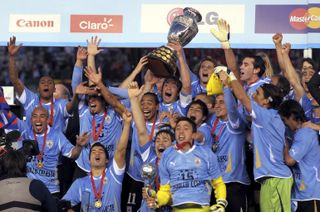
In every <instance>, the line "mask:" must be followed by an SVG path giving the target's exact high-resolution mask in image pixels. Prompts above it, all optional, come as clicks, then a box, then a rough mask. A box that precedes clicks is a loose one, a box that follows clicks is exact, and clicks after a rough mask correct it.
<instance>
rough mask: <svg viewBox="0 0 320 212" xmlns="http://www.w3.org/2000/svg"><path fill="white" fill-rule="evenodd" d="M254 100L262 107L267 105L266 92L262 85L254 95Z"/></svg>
mask: <svg viewBox="0 0 320 212" xmlns="http://www.w3.org/2000/svg"><path fill="white" fill-rule="evenodd" d="M252 98H253V100H254V101H255V102H256V103H258V105H260V106H261V107H265V104H266V98H265V97H264V92H263V89H262V88H261V87H259V88H258V89H257V90H256V92H255V93H254V94H253V95H252Z"/></svg>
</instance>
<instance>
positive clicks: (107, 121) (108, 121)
mask: <svg viewBox="0 0 320 212" xmlns="http://www.w3.org/2000/svg"><path fill="white" fill-rule="evenodd" d="M105 120H106V123H107V124H110V123H111V117H110V116H109V115H107V116H106V118H105Z"/></svg>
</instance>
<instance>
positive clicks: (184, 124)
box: [175, 121, 194, 144]
mask: <svg viewBox="0 0 320 212" xmlns="http://www.w3.org/2000/svg"><path fill="white" fill-rule="evenodd" d="M193 134H194V133H193V128H192V125H191V123H189V122H188V121H180V122H178V123H177V126H176V129H175V138H176V142H177V143H178V144H181V143H183V142H190V144H192V140H193Z"/></svg>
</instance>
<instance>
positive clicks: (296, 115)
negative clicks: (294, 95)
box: [278, 99, 307, 122]
mask: <svg viewBox="0 0 320 212" xmlns="http://www.w3.org/2000/svg"><path fill="white" fill-rule="evenodd" d="M278 113H279V115H280V116H281V117H283V118H290V117H292V118H293V120H295V121H301V122H306V121H307V117H306V115H305V112H304V110H303V108H302V106H301V105H300V104H299V102H297V101H295V100H292V99H289V100H286V101H284V102H282V104H281V105H280V107H279V111H278Z"/></svg>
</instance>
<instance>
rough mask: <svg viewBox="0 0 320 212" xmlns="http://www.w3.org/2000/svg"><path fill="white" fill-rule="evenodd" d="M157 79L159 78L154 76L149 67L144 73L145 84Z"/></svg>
mask: <svg viewBox="0 0 320 212" xmlns="http://www.w3.org/2000/svg"><path fill="white" fill-rule="evenodd" d="M158 81H159V78H158V77H156V76H155V75H154V74H153V73H152V72H151V71H150V70H149V69H148V70H147V72H146V73H145V75H144V82H145V83H146V84H150V85H154V84H156V83H157V82H158Z"/></svg>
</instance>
